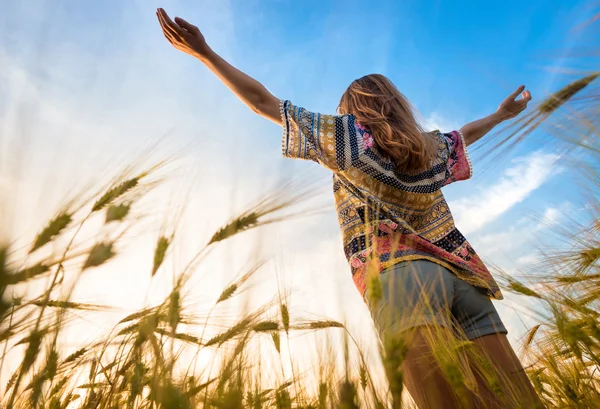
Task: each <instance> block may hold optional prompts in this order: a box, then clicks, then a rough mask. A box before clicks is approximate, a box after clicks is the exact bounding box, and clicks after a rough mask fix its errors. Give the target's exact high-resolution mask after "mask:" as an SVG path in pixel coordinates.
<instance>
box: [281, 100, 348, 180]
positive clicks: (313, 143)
mask: <svg viewBox="0 0 600 409" xmlns="http://www.w3.org/2000/svg"><path fill="white" fill-rule="evenodd" d="M280 110H281V125H282V126H283V139H282V151H283V156H285V157H286V158H292V159H305V160H312V161H315V162H317V163H320V164H321V165H323V166H325V167H326V168H328V169H330V170H333V171H334V172H338V171H343V170H345V169H347V168H349V167H350V166H351V163H352V151H353V146H354V145H356V141H357V129H356V126H355V121H354V117H353V116H351V115H324V114H319V113H314V112H310V111H307V110H306V109H304V108H300V107H297V106H295V105H293V104H292V103H291V102H290V101H281V102H280ZM354 150H356V149H354Z"/></svg>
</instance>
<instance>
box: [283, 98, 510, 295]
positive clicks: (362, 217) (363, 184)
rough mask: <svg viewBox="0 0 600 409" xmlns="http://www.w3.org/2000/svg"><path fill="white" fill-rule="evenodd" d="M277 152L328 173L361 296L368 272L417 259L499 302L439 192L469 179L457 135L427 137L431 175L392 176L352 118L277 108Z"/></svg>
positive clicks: (389, 165) (495, 288)
mask: <svg viewBox="0 0 600 409" xmlns="http://www.w3.org/2000/svg"><path fill="white" fill-rule="evenodd" d="M281 117H282V124H283V128H284V132H283V141H282V150H283V155H284V156H285V157H288V158H295V159H306V160H312V161H315V162H317V163H320V164H321V165H323V166H325V167H326V168H328V169H330V170H332V171H333V172H334V175H333V192H334V197H335V204H336V209H337V213H338V221H339V224H340V228H341V231H342V238H343V242H344V253H345V255H346V258H347V259H348V262H349V264H350V268H351V270H352V276H353V279H354V283H355V284H356V287H357V288H358V290H359V291H360V292H361V294H364V292H365V290H366V283H365V276H366V270H367V266H368V267H369V268H371V266H373V265H374V266H375V267H376V268H378V269H379V271H383V270H384V269H386V268H388V267H391V266H392V265H394V264H396V263H399V262H402V261H407V260H416V259H425V260H430V261H433V262H435V263H438V264H440V265H442V266H444V267H446V268H448V269H449V270H451V271H452V272H454V273H455V274H456V275H457V276H458V277H459V278H461V279H463V280H465V281H467V282H469V283H471V284H473V285H475V286H477V287H480V288H483V289H485V290H486V291H487V293H488V295H489V296H491V297H493V298H496V299H502V294H501V292H500V289H499V288H498V285H497V284H496V282H495V280H494V279H493V277H492V275H491V274H490V272H489V271H488V270H487V268H486V267H485V265H484V264H483V262H482V261H481V259H480V258H479V257H478V256H477V254H476V253H475V251H474V250H473V248H472V247H471V245H470V244H469V242H468V241H467V240H466V238H465V237H464V236H463V235H462V234H461V233H460V231H458V229H456V227H455V225H454V220H453V218H452V214H451V212H450V208H449V207H448V204H447V203H446V200H445V199H444V195H443V194H442V192H441V188H442V187H443V186H446V185H448V184H450V183H453V182H456V181H460V180H466V179H469V178H470V177H471V173H472V170H471V164H470V162H469V158H468V156H467V152H466V149H465V144H464V140H463V138H462V135H461V134H460V132H457V131H454V132H451V133H447V134H442V133H440V132H439V131H435V132H432V133H429V134H427V135H426V136H427V137H432V138H436V139H437V141H438V144H437V148H438V152H437V156H436V159H435V161H434V163H433V164H432V166H431V168H430V169H428V170H426V171H424V172H422V173H420V174H416V175H407V174H402V173H400V172H397V171H396V170H395V166H394V164H393V163H392V162H391V161H390V160H389V159H388V158H386V157H385V156H384V155H381V154H380V153H379V152H378V151H377V146H376V145H375V144H374V141H373V138H372V136H371V135H370V134H369V132H368V130H367V129H365V128H364V127H363V126H361V125H360V124H358V123H357V122H355V120H354V117H353V116H351V115H341V116H332V115H322V114H317V113H312V112H309V111H307V110H305V109H303V108H299V107H296V106H294V105H293V104H291V103H290V102H289V101H282V102H281Z"/></svg>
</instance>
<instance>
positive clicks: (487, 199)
mask: <svg viewBox="0 0 600 409" xmlns="http://www.w3.org/2000/svg"><path fill="white" fill-rule="evenodd" d="M558 158H559V156H558V155H555V154H551V153H544V152H542V151H536V152H533V153H532V154H530V155H528V156H525V157H520V158H517V159H514V160H513V161H512V162H513V164H514V166H512V167H510V168H508V169H506V170H505V171H504V174H503V176H502V177H501V178H500V179H499V180H498V181H497V182H496V183H494V184H491V185H489V186H487V187H485V188H481V189H478V191H477V192H476V193H474V194H472V195H470V196H467V197H464V198H462V199H459V200H456V201H454V202H452V203H450V207H451V208H452V210H453V214H454V218H455V220H456V224H457V225H458V227H459V228H460V229H461V231H462V232H463V233H465V234H468V233H472V232H474V231H477V230H479V229H480V228H482V227H483V226H485V225H486V224H487V223H489V222H491V221H493V220H495V219H497V218H498V217H499V216H500V215H502V214H503V213H505V212H507V211H508V210H510V209H511V208H512V207H513V206H514V205H516V204H518V203H520V202H522V201H523V200H525V198H526V197H528V196H529V195H530V194H531V193H532V192H534V191H535V190H536V189H538V188H539V187H540V186H542V185H543V184H544V183H545V182H546V181H548V179H550V177H551V176H552V175H553V174H555V173H556V172H557V171H559V169H557V167H556V166H555V163H556V160H557V159H558Z"/></svg>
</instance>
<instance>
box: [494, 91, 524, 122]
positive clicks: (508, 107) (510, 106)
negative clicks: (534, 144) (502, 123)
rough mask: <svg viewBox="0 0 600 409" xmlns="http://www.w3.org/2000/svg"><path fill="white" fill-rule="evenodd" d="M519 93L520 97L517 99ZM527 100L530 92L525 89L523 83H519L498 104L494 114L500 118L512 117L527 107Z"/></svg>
mask: <svg viewBox="0 0 600 409" xmlns="http://www.w3.org/2000/svg"><path fill="white" fill-rule="evenodd" d="M519 94H521V98H519V99H517V98H518V97H519ZM529 101H531V92H529V91H525V85H521V86H520V87H519V88H517V90H516V91H515V92H513V93H512V94H510V95H509V96H508V98H506V99H505V100H504V101H503V102H502V103H501V104H500V106H499V107H498V110H497V111H496V114H497V115H498V116H499V117H500V119H502V120H506V119H511V118H514V117H516V116H517V115H519V114H520V113H521V112H523V111H524V110H525V108H527V103H528V102H529Z"/></svg>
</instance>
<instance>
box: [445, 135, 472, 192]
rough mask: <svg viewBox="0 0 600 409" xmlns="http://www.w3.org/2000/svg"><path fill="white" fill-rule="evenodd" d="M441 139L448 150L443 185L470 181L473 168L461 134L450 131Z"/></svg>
mask: <svg viewBox="0 0 600 409" xmlns="http://www.w3.org/2000/svg"><path fill="white" fill-rule="evenodd" d="M442 137H443V138H444V141H445V143H446V146H447V148H448V156H447V158H448V159H447V161H446V181H445V183H444V185H449V184H450V183H453V182H458V181H460V180H467V179H470V178H471V176H472V175H473V168H472V166H471V160H470V159H469V154H468V153H467V145H466V144H465V139H464V137H463V135H462V132H460V131H452V132H450V133H444V134H442Z"/></svg>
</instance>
